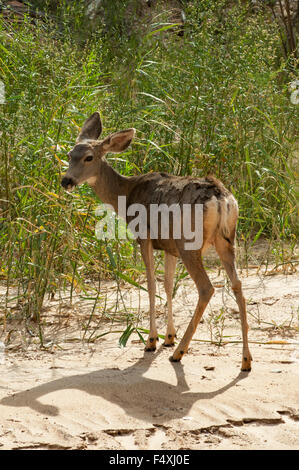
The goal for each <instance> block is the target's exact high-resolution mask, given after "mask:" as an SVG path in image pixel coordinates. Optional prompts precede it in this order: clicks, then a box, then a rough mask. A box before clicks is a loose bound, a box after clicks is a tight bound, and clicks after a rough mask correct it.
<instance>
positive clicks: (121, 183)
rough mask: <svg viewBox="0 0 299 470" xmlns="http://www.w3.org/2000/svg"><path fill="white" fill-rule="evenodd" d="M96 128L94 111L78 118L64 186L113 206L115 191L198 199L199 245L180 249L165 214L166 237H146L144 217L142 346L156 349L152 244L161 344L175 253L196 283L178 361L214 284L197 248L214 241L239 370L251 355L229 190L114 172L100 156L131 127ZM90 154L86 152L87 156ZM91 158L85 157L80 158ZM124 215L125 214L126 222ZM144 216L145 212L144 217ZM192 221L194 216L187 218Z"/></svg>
mask: <svg viewBox="0 0 299 470" xmlns="http://www.w3.org/2000/svg"><path fill="white" fill-rule="evenodd" d="M101 129H102V124H101V120H100V116H99V114H98V113H94V114H93V115H92V116H91V117H90V118H89V119H88V120H87V121H86V123H85V124H84V126H83V128H82V130H81V133H80V134H79V137H78V139H77V145H75V147H74V149H73V150H72V151H71V152H70V157H71V160H70V166H69V169H68V171H67V173H66V175H65V177H64V178H63V180H62V184H63V186H64V187H65V188H66V189H68V188H71V187H73V186H75V185H77V184H81V183H83V182H88V183H89V184H90V186H91V187H92V188H93V189H94V191H95V193H96V194H97V195H98V196H99V198H100V199H101V200H102V201H103V202H104V203H109V204H111V205H113V207H114V208H115V210H117V209H118V196H126V198H127V206H129V205H131V204H134V203H138V204H142V205H144V206H145V207H146V209H147V211H148V212H149V208H150V205H151V204H157V205H160V204H166V205H167V206H170V205H172V204H178V205H180V206H182V205H183V204H191V205H192V207H194V205H195V204H203V245H202V247H201V249H199V250H186V249H185V242H186V240H185V239H184V237H183V236H182V237H181V238H180V239H174V238H173V236H172V225H173V220H172V218H171V217H170V218H169V225H170V238H169V239H162V238H161V236H160V233H158V238H157V239H152V238H151V227H150V224H149V222H148V224H149V225H148V236H147V238H146V239H145V240H144V239H141V240H139V243H140V248H141V253H142V257H143V260H144V263H145V267H146V274H147V282H148V292H149V301H150V334H149V338H148V341H147V344H146V350H147V351H153V350H155V349H156V341H157V339H158V334H157V329H156V322H155V292H156V290H155V277H154V256H153V250H154V249H159V250H164V251H165V290H166V294H167V304H168V324H167V331H166V335H165V343H164V344H165V346H172V345H174V339H175V328H174V324H173V318H172V288H173V277H174V273H175V266H176V259H177V257H180V258H181V259H182V261H183V263H184V264H185V266H186V269H187V271H188V272H189V274H190V276H191V277H192V279H193V280H194V283H195V285H196V287H197V290H198V294H199V300H198V304H197V307H196V310H195V313H194V316H193V318H192V320H191V322H190V323H189V326H188V328H187V330H186V332H185V334H184V337H183V338H182V340H181V342H180V344H179V345H178V347H177V348H176V350H175V352H174V354H173V356H172V360H173V361H179V360H180V359H181V358H182V356H183V354H185V353H186V352H187V350H188V346H189V343H190V341H191V339H192V336H193V334H194V332H195V330H196V328H197V325H198V323H199V321H200V319H201V316H202V314H203V312H204V310H205V308H206V306H207V304H208V302H209V300H210V298H211V296H212V295H213V292H214V288H213V286H212V284H211V282H210V280H209V278H208V276H207V274H206V272H205V270H204V268H203V264H202V253H203V252H204V251H205V250H206V249H207V248H208V247H209V246H210V245H214V246H215V248H216V250H217V253H218V255H219V257H220V259H221V261H222V263H223V265H224V268H225V270H226V272H227V274H228V277H229V278H230V280H231V282H232V288H233V291H234V293H235V297H236V301H237V304H238V306H239V311H240V317H241V324H242V336H243V358H242V370H247V371H248V370H250V369H251V355H250V352H249V347H248V338H247V333H248V326H247V317H246V305H245V299H244V297H243V293H242V286H241V282H240V280H239V278H238V275H237V271H236V266H235V252H234V239H235V232H236V224H237V218H238V205H237V202H236V200H235V198H234V197H233V195H232V194H231V193H230V192H229V191H228V190H227V189H226V188H225V187H224V186H223V184H222V183H221V182H220V181H218V180H217V179H216V178H214V177H212V176H208V177H206V178H194V177H191V176H187V177H184V176H182V177H179V176H172V175H168V174H166V173H147V174H144V175H138V176H132V177H129V178H127V177H124V176H122V175H120V174H119V173H117V172H116V171H115V170H114V169H113V168H112V167H111V166H110V165H109V164H108V163H107V161H106V160H105V158H104V156H105V154H106V153H108V152H121V151H123V150H124V149H125V148H127V147H128V145H129V144H130V143H131V141H132V139H133V136H134V133H135V130H134V129H127V130H124V131H120V132H116V133H114V134H111V135H110V136H108V137H106V138H105V139H104V140H100V141H99V140H96V139H97V138H98V137H99V134H100V132H101ZM91 157H92V158H91ZM88 158H89V160H90V158H91V161H87V160H86V159H88ZM129 220H130V218H129V217H128V220H127V221H128V222H129ZM148 221H149V218H148ZM192 221H193V225H194V217H193V219H192Z"/></svg>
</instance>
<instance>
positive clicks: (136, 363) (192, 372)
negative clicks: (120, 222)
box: [0, 269, 299, 450]
mask: <svg viewBox="0 0 299 470" xmlns="http://www.w3.org/2000/svg"><path fill="white" fill-rule="evenodd" d="M211 278H212V280H213V283H214V285H215V286H218V287H216V293H215V295H214V297H213V299H212V300H211V302H210V305H209V307H208V309H207V311H206V313H205V316H204V322H203V323H201V324H200V325H199V328H198V330H197V333H196V335H195V340H194V341H192V343H191V347H190V350H189V353H188V354H187V355H186V356H184V358H183V360H182V362H181V363H171V362H170V361H169V356H170V354H171V350H170V349H169V348H164V347H163V346H162V344H161V343H162V341H160V343H159V345H158V348H157V351H156V352H154V353H145V352H144V346H143V344H142V343H141V342H140V341H139V338H138V336H137V334H133V335H132V336H131V337H130V339H129V341H128V343H127V346H126V347H125V348H120V347H119V345H118V339H119V336H120V334H119V333H111V334H109V335H106V336H103V337H102V338H101V339H100V340H98V341H97V342H95V343H87V342H86V341H82V331H81V333H78V334H77V335H76V336H77V337H78V338H77V340H76V337H75V336H74V335H75V332H76V328H77V327H78V320H77V323H76V322H75V321H73V323H72V322H71V321H70V318H71V319H75V318H78V317H80V315H82V316H84V315H83V314H84V305H85V304H84V301H83V300H78V301H77V302H74V304H73V306H72V307H70V308H68V310H67V311H68V315H69V317H68V323H67V325H66V326H65V328H64V330H63V335H60V336H59V335H58V336H57V338H56V341H55V342H54V345H53V346H52V347H50V348H49V349H48V350H40V348H39V347H38V345H37V344H35V343H34V342H31V343H28V342H27V343H26V347H25V346H24V344H22V345H20V344H19V343H18V341H17V338H16V340H15V341H11V342H9V344H8V345H7V347H6V349H5V351H2V354H1V352H0V449H130V450H132V449H155V450H163V449H299V422H298V420H299V411H298V410H299V368H298V363H299V334H298V331H299V329H298V298H299V282H298V275H297V274H296V273H294V274H292V275H284V274H282V273H278V274H276V275H274V276H262V275H257V273H256V270H255V269H252V270H250V272H249V273H248V275H247V273H243V276H242V281H243V285H244V293H245V295H246V298H247V303H248V320H249V326H250V331H249V339H250V349H251V353H252V356H253V364H252V366H253V367H252V371H251V372H250V373H247V372H241V370H240V366H241V346H242V345H241V343H240V342H239V341H240V339H241V329H240V322H239V317H238V315H237V312H236V308H237V307H236V304H235V302H234V300H233V298H232V297H231V295H230V291H229V290H228V289H227V287H226V285H225V283H224V282H223V276H222V277H221V276H218V273H217V272H213V273H212V274H211ZM107 286H108V284H107ZM107 286H106V287H107ZM108 287H109V286H108ZM108 287H107V289H108ZM111 290H113V289H111ZM122 292H123V294H124V302H125V304H126V305H127V306H128V308H133V307H134V305H135V306H136V303H137V299H138V308H139V310H140V311H141V313H142V312H143V313H142V315H141V323H142V325H143V326H145V327H147V326H148V318H147V316H146V315H145V312H146V310H147V305H148V302H147V296H146V292H145V293H143V292H142V293H141V294H140V292H137V290H136V289H134V288H128V286H127V285H124V286H122ZM158 293H159V295H161V296H162V297H163V296H164V294H163V290H162V283H159V289H158ZM163 299H165V296H164V297H163ZM195 302H196V293H195V289H194V287H193V284H192V282H191V281H190V280H189V279H185V280H184V281H183V282H182V283H181V286H180V288H179V290H178V292H177V295H176V298H175V301H174V315H175V323H176V325H177V327H178V338H180V337H181V336H182V334H183V332H184V329H185V328H186V326H187V323H188V321H189V320H190V318H191V315H192V311H193V308H194V306H195ZM56 305H58V303H57V304H55V302H54V303H53V302H52V306H51V309H50V310H48V313H47V312H45V313H44V314H43V318H44V319H45V318H47V315H48V316H49V321H48V323H49V332H48V335H49V336H51V334H50V333H51V332H52V333H53V331H54V329H53V324H54V320H53V319H52V321H50V314H51V313H52V314H53V311H54V312H55V309H56ZM223 305H224V310H221V308H223ZM157 310H158V313H159V315H158V325H159V333H163V334H164V333H165V316H164V315H163V312H164V310H165V309H164V300H161V301H160V303H159V305H158V308H157ZM221 312H222V313H223V315H222V317H221V318H222V319H221V318H220V319H219V320H218V322H217V321H216V320H215V318H217V316H218V315H219V313H221ZM161 313H162V314H161ZM223 319H224V320H223ZM222 320H223V322H222ZM59 325H60V327H61V328H60V330H62V324H61V322H60V323H59ZM8 328H9V325H8ZM51 328H52V330H51ZM109 328H110V329H111V330H112V331H115V329H116V328H115V326H111V325H110V324H109V323H108V322H107V321H104V322H102V323H101V324H100V326H99V330H98V334H101V332H106V331H107V329H108V330H109ZM119 328H120V326H119V324H118V326H117V329H119ZM122 329H124V326H123V325H122ZM55 331H58V330H57V329H56V330H55ZM5 334H7V332H6V333H2V336H1V341H3V340H4V339H5ZM52 336H53V335H52ZM211 339H212V340H213V341H215V340H216V339H218V340H219V341H220V340H221V341H220V342H221V344H222V345H221V346H216V345H215V344H211V343H209V342H208V341H209V340H211ZM199 340H201V341H199ZM233 341H235V342H233ZM225 342H227V344H224V343H225ZM23 343H24V342H23Z"/></svg>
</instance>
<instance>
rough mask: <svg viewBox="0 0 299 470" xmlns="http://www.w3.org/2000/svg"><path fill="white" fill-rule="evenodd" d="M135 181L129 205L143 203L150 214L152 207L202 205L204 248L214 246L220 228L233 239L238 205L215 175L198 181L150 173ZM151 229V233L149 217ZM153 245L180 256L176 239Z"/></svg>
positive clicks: (156, 242) (188, 177)
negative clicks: (154, 205)
mask: <svg viewBox="0 0 299 470" xmlns="http://www.w3.org/2000/svg"><path fill="white" fill-rule="evenodd" d="M134 180H135V181H134V182H135V184H134V185H133V188H132V190H131V192H130V193H129V195H128V199H127V206H130V205H132V204H141V205H143V206H144V207H145V208H146V210H147V213H148V214H149V212H150V206H151V204H157V205H161V204H165V205H167V206H171V205H173V204H178V205H180V206H181V207H183V204H191V206H194V205H195V204H202V205H203V238H204V245H206V246H208V245H210V244H213V239H214V237H215V234H216V231H217V230H219V229H220V230H221V232H223V235H224V236H227V237H230V236H232V237H233V236H234V235H233V234H234V230H235V225H236V221H237V216H238V206H237V202H236V200H235V199H234V197H233V196H232V194H231V193H230V192H229V191H228V190H227V189H226V188H225V187H224V185H223V184H222V183H221V182H220V181H219V180H217V179H216V178H214V177H213V176H208V177H205V178H195V177H192V176H174V175H169V174H167V173H147V174H145V175H140V176H137V177H134ZM170 224H171V219H170ZM148 229H149V230H150V226H149V216H148ZM170 238H171V237H170ZM232 242H233V240H232ZM153 246H154V248H156V249H161V250H165V251H168V252H170V253H171V254H173V255H175V256H178V250H177V241H176V240H173V239H170V240H163V239H162V240H161V239H160V238H159V239H157V240H153Z"/></svg>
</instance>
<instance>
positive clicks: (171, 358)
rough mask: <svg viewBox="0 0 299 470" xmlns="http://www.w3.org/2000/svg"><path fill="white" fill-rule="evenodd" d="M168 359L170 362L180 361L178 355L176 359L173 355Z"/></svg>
mask: <svg viewBox="0 0 299 470" xmlns="http://www.w3.org/2000/svg"><path fill="white" fill-rule="evenodd" d="M169 360H170V362H180V361H181V358H180V357H178V358H177V359H175V358H174V357H173V356H170V358H169Z"/></svg>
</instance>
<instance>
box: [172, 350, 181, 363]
mask: <svg viewBox="0 0 299 470" xmlns="http://www.w3.org/2000/svg"><path fill="white" fill-rule="evenodd" d="M183 355H184V351H179V352H175V353H174V355H173V356H171V357H170V361H171V362H180V360H181V359H182V357H183Z"/></svg>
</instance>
